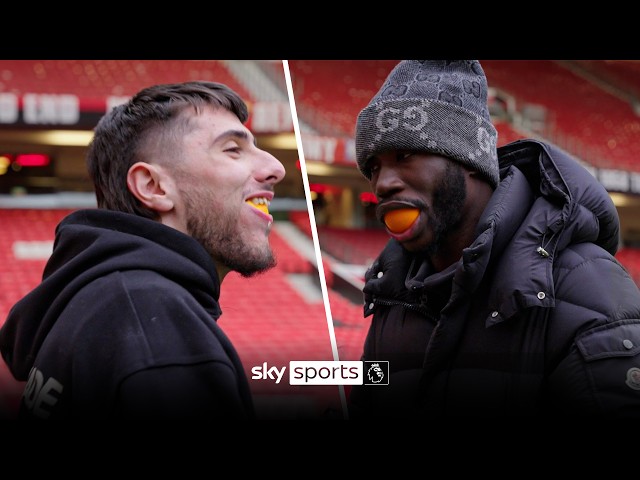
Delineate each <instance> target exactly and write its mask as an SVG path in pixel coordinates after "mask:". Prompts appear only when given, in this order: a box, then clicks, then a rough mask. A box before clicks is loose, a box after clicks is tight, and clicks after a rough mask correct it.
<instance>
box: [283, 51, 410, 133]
mask: <svg viewBox="0 0 640 480" xmlns="http://www.w3.org/2000/svg"><path fill="white" fill-rule="evenodd" d="M397 63H398V61H397V60H312V61H305V60H296V61H289V69H290V70H291V78H292V84H293V89H294V91H295V93H296V106H297V110H298V114H299V115H300V117H301V118H303V119H305V120H306V121H307V122H309V123H310V124H312V125H313V126H314V127H315V128H316V129H317V130H318V131H319V132H321V133H323V134H325V135H332V134H333V135H338V136H352V135H353V133H354V131H355V122H356V118H357V116H358V113H359V112H360V110H361V109H362V108H363V107H364V106H366V105H367V103H368V102H369V100H370V99H371V97H372V96H373V95H375V93H376V92H377V91H378V89H380V87H381V86H382V83H383V82H384V79H385V78H386V77H387V75H388V74H389V72H390V71H391V69H392V68H393V67H394V66H395V65H396V64H397ZM354 64H357V67H358V68H351V67H352V66H353V65H354ZM336 72H337V73H336ZM343 72H344V73H343Z"/></svg>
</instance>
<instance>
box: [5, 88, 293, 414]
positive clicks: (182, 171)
mask: <svg viewBox="0 0 640 480" xmlns="http://www.w3.org/2000/svg"><path fill="white" fill-rule="evenodd" d="M247 118H248V111H247V107H246V105H245V103H244V102H243V100H242V99H241V98H240V97H239V96H238V95H237V94H236V93H235V92H234V91H232V90H231V89H229V88H228V87H227V86H225V85H222V84H219V83H213V82H186V83H180V84H168V85H156V86H152V87H149V88H146V89H144V90H142V91H140V92H139V93H138V94H136V95H135V96H134V97H133V98H132V99H131V100H130V101H129V102H128V103H126V104H124V105H121V106H118V107H116V108H114V109H113V110H111V111H110V112H109V113H108V114H106V115H105V116H104V117H103V118H102V119H101V120H100V122H99V124H98V125H97V127H96V130H95V136H94V139H93V141H92V143H91V145H90V147H89V150H88V155H87V165H88V168H89V172H90V175H91V177H92V180H93V182H94V186H95V191H96V197H97V201H98V207H99V208H98V209H88V210H80V211H77V212H74V213H72V214H70V215H69V216H67V217H66V218H65V219H64V220H63V221H62V222H61V223H60V224H59V225H58V227H57V229H56V238H55V243H54V249H53V254H52V256H51V258H50V259H49V261H48V263H47V265H46V268H45V271H44V275H43V281H42V283H41V284H40V285H39V286H38V287H37V288H35V289H34V290H33V291H32V292H31V293H29V294H28V295H27V296H25V297H24V298H23V299H22V300H20V301H19V302H18V303H17V304H16V305H15V306H14V307H13V308H12V310H11V312H10V313H9V316H8V318H7V320H6V322H5V324H4V326H3V327H2V329H1V330H0V349H1V351H2V356H3V358H4V359H5V361H6V362H7V364H8V365H9V367H10V369H11V372H12V373H13V375H14V376H15V377H16V379H18V380H26V381H27V384H26V388H25V392H24V394H23V398H22V403H21V410H20V416H21V417H25V418H43V419H51V420H54V419H81V418H90V419H110V418H123V419H132V418H173V419H177V418H192V419H198V420H200V419H213V418H223V419H252V418H255V414H254V409H253V402H252V398H251V395H250V391H249V386H248V382H247V379H246V376H245V373H244V370H243V367H242V365H241V363H240V360H239V357H238V355H237V353H236V351H235V349H234V347H233V345H232V344H231V342H230V341H229V339H228V338H227V337H226V336H225V334H224V333H223V332H222V330H221V329H220V327H219V326H218V325H217V323H216V320H217V319H218V317H219V316H220V314H221V310H220V306H219V304H218V298H219V294H220V284H221V282H222V280H223V278H224V277H225V275H226V274H227V273H228V272H230V271H236V272H239V273H240V274H242V275H244V276H250V275H252V274H254V273H257V272H261V271H264V270H267V269H269V268H271V267H273V266H274V265H275V259H274V256H273V253H272V251H271V248H270V246H269V241H268V235H269V232H270V229H271V225H272V222H273V217H272V216H271V215H270V214H269V210H268V206H269V203H270V201H271V200H272V199H273V196H274V185H275V184H277V183H278V182H280V181H281V180H282V178H283V177H284V175H285V171H284V167H283V166H282V164H281V163H280V162H279V161H278V160H277V159H276V158H274V157H273V156H272V155H270V154H269V153H267V152H265V151H263V150H261V149H259V148H258V147H257V146H256V143H255V139H254V137H253V135H252V133H251V132H250V131H249V130H248V129H247V128H246V126H245V125H244V122H245V121H246V120H247Z"/></svg>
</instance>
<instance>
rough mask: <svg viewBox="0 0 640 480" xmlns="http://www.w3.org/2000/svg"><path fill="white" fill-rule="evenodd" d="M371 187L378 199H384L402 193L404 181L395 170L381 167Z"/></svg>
mask: <svg viewBox="0 0 640 480" xmlns="http://www.w3.org/2000/svg"><path fill="white" fill-rule="evenodd" d="M372 187H373V191H374V193H375V194H376V196H377V197H378V198H385V197H389V196H391V195H393V194H395V193H398V192H400V191H402V189H403V188H404V181H403V180H402V177H401V176H400V175H399V174H398V171H397V170H396V169H395V168H392V167H388V166H381V167H380V169H379V171H378V174H377V176H376V178H375V179H374V182H373V185H372Z"/></svg>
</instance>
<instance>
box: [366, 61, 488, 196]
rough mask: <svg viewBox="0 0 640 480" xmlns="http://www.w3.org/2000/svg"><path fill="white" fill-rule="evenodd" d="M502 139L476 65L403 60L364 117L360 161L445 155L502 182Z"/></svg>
mask: <svg viewBox="0 0 640 480" xmlns="http://www.w3.org/2000/svg"><path fill="white" fill-rule="evenodd" d="M497 141H498V134H497V132H496V129H495V127H494V126H493V124H492V123H491V120H490V117H489V109H488V106H487V83H486V78H485V76H484V71H483V70H482V67H481V66H480V64H479V63H478V62H477V61H476V60H459V61H454V60H447V61H445V60H423V61H416V60H403V61H402V62H400V63H399V64H398V65H397V66H396V67H395V68H394V69H393V71H392V72H391V73H390V74H389V76H388V77H387V79H386V81H385V83H384V85H383V86H382V88H381V89H380V91H379V92H378V93H377V94H376V95H375V96H374V97H373V99H372V100H371V102H370V103H369V105H368V106H367V107H365V108H364V109H363V110H362V111H361V112H360V114H359V115H358V122H357V126H356V159H357V162H358V168H360V171H361V172H362V173H363V174H364V175H365V176H366V177H367V178H371V176H370V173H369V171H368V169H367V168H366V163H367V160H368V159H369V158H371V157H372V156H374V155H376V154H378V153H382V152H384V151H392V150H411V151H416V152H427V153H434V154H439V155H442V156H445V157H448V158H450V159H452V160H456V161H458V162H460V163H462V164H464V165H466V166H467V167H469V168H472V169H474V170H475V171H477V172H479V173H480V174H481V175H482V176H483V177H484V178H485V179H486V180H487V181H488V182H489V183H490V184H491V185H492V186H493V187H496V186H497V184H498V182H499V178H500V177H499V171H498V155H497V151H496V146H497Z"/></svg>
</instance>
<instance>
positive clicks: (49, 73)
mask: <svg viewBox="0 0 640 480" xmlns="http://www.w3.org/2000/svg"><path fill="white" fill-rule="evenodd" d="M185 79H186V80H211V81H218V82H223V83H226V84H227V85H229V86H230V87H231V88H233V89H234V90H236V91H237V92H238V93H239V94H240V95H241V96H242V97H243V98H249V99H251V98H253V97H252V95H251V92H249V91H247V90H246V89H245V88H244V87H243V86H242V84H241V83H240V82H238V80H237V79H236V78H235V77H234V76H233V75H231V74H230V73H229V71H228V70H227V68H226V67H225V65H224V63H222V62H218V61H213V60H191V61H189V62H188V68H187V69H186V71H185V61H184V60H137V61H135V62H133V61H131V60H16V61H12V62H10V63H7V62H5V63H3V65H2V66H1V67H0V92H9V93H13V94H16V95H23V94H25V93H51V94H61V93H73V94H74V95H77V96H78V97H80V101H81V106H82V107H83V108H85V109H96V110H100V108H103V107H104V99H105V98H106V97H108V96H130V95H133V94H134V93H136V92H137V91H138V90H140V89H141V88H143V87H146V86H148V85H152V84H154V83H171V82H174V81H177V80H180V81H183V80H185ZM92 107H93V108H92Z"/></svg>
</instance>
